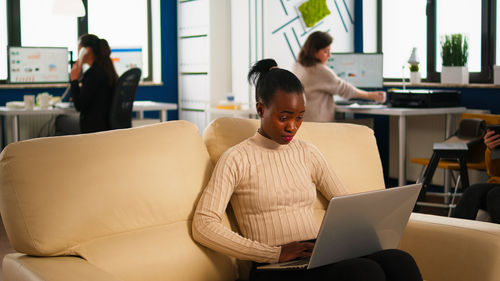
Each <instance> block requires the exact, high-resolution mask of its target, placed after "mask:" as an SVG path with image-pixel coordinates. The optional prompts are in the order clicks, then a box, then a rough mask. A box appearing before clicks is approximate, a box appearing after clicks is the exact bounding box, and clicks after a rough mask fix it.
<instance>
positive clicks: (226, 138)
mask: <svg viewBox="0 0 500 281" xmlns="http://www.w3.org/2000/svg"><path fill="white" fill-rule="evenodd" d="M257 126H258V121H256V120H246V119H235V118H222V119H218V120H216V121H215V122H213V123H212V124H211V125H210V127H209V128H208V129H207V130H206V131H205V132H204V135H203V138H202V137H200V135H199V133H198V132H197V130H196V127H195V126H194V125H193V124H191V123H189V122H186V121H172V122H167V123H162V124H158V125H152V126H146V127H140V128H134V129H126V130H117V131H111V132H103V133H97V134H88V135H79V136H67V137H56V138H44V139H36V140H29V141H24V142H18V143H14V144H10V145H9V146H8V147H6V148H5V149H4V150H3V152H2V154H1V157H0V158H1V159H0V212H1V215H2V219H3V222H4V225H5V228H6V231H7V234H8V237H9V240H10V241H11V243H12V245H13V247H14V248H15V249H16V250H17V251H18V252H19V254H10V255H7V256H6V257H5V258H4V261H3V265H2V271H3V272H2V279H3V280H4V281H11V280H51V281H52V280H74V281H78V280H130V281H133V280H146V281H148V280H150V281H153V280H190V281H197V280H235V279H238V278H240V279H244V277H245V276H244V275H245V274H244V270H242V267H241V266H239V265H240V264H241V263H238V262H236V261H235V260H234V259H232V258H230V257H227V256H224V255H221V254H218V253H215V252H213V251H211V250H209V249H206V248H204V247H202V246H200V245H199V244H197V243H196V242H194V241H193V240H192V238H191V235H190V232H191V217H192V215H193V210H194V207H195V205H196V202H197V199H198V197H199V195H200V192H201V190H202V189H203V187H204V185H205V184H206V182H207V181H208V179H209V177H210V174H211V171H212V168H213V163H215V162H216V161H217V159H218V157H219V156H220V155H221V154H222V153H223V151H225V149H227V148H228V147H229V146H231V145H234V144H236V143H238V142H239V141H241V140H243V139H245V138H247V137H249V136H251V135H253V134H254V132H255V131H256V128H257ZM298 137H300V138H303V139H305V140H308V141H310V142H312V143H314V144H315V145H316V146H318V148H319V149H320V150H321V151H322V152H323V153H324V154H325V156H326V157H327V159H328V160H329V161H330V164H331V165H332V166H333V168H334V169H335V170H336V171H337V173H338V174H339V176H340V177H341V178H342V179H343V180H344V181H345V182H346V184H347V186H348V187H349V188H350V189H351V190H352V191H353V192H360V191H365V190H371V189H378V188H383V187H384V182H383V178H382V168H381V163H380V158H379V156H378V151H377V147H376V142H375V138H374V136H373V132H372V131H371V130H370V129H368V128H366V127H363V126H357V125H349V124H332V123H330V124H317V123H304V124H303V126H302V128H301V129H300V132H299V136H298ZM324 206H325V205H324V199H321V198H320V199H319V200H318V204H317V219H318V220H320V219H321V215H322V213H323V210H324ZM229 221H230V220H228V221H227V223H228V225H229V224H230V223H229ZM401 248H402V249H404V250H407V251H409V252H411V253H412V255H413V256H414V257H415V258H416V260H417V263H418V264H419V266H420V268H421V270H422V272H423V275H424V278H425V279H427V280H483V281H488V280H491V281H493V280H500V226H498V225H494V224H490V223H483V222H474V221H463V220H456V219H449V218H441V217H435V216H429V215H421V214H413V215H412V217H411V219H410V222H409V225H408V227H407V229H406V232H405V234H404V237H403V240H402V242H401ZM240 271H241V272H243V273H239V272H240Z"/></svg>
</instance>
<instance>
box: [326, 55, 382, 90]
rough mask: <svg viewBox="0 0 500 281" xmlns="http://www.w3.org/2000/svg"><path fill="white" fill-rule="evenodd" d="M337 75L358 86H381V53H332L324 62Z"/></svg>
mask: <svg viewBox="0 0 500 281" xmlns="http://www.w3.org/2000/svg"><path fill="white" fill-rule="evenodd" d="M326 65H327V66H328V67H330V68H331V69H332V70H333V71H334V72H335V73H336V74H337V76H338V77H340V78H341V79H343V80H345V81H347V82H349V83H351V84H352V85H354V86H356V87H360V88H382V86H383V82H384V78H383V55H382V54H381V53H332V55H331V56H330V58H329V59H328V62H327V63H326Z"/></svg>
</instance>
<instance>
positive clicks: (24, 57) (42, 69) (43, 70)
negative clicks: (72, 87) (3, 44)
mask: <svg viewBox="0 0 500 281" xmlns="http://www.w3.org/2000/svg"><path fill="white" fill-rule="evenodd" d="M8 76H9V78H8V81H9V83H67V82H69V57H68V48H62V47H61V48H59V47H12V46H9V47H8Z"/></svg>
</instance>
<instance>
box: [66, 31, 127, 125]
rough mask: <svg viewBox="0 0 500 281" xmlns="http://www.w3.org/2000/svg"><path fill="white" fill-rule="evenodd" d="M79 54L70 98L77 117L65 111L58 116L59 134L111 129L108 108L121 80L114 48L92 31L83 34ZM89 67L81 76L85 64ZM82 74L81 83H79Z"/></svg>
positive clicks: (73, 70) (73, 71)
mask: <svg viewBox="0 0 500 281" xmlns="http://www.w3.org/2000/svg"><path fill="white" fill-rule="evenodd" d="M78 50H79V54H80V55H79V58H78V61H76V62H75V63H74V64H73V67H72V68H71V73H70V78H71V99H72V101H73V103H74V105H75V108H76V110H78V111H79V112H80V115H79V117H78V119H77V118H76V117H74V116H69V115H63V116H59V117H58V118H57V120H56V134H75V133H92V132H99V131H105V130H109V129H110V126H109V110H110V107H111V100H112V97H113V92H114V89H115V86H116V82H117V80H118V75H117V73H116V70H115V67H114V65H113V62H112V61H111V58H110V54H111V49H110V47H109V45H108V42H107V41H106V40H105V39H102V38H99V37H97V36H96V35H93V34H85V35H82V36H81V37H80V40H79V44H78ZM83 64H88V65H89V66H90V67H89V69H88V70H87V71H85V73H83V76H82V65H83ZM80 77H81V86H80V81H79V80H80Z"/></svg>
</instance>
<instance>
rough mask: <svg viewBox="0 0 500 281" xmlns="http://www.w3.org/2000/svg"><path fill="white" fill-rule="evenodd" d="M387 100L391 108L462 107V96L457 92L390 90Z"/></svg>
mask: <svg viewBox="0 0 500 281" xmlns="http://www.w3.org/2000/svg"><path fill="white" fill-rule="evenodd" d="M387 100H388V105H389V106H391V107H413V108H430V107H455V106H460V102H461V94H460V91H456V90H424V89H409V90H389V91H388V99H387Z"/></svg>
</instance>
